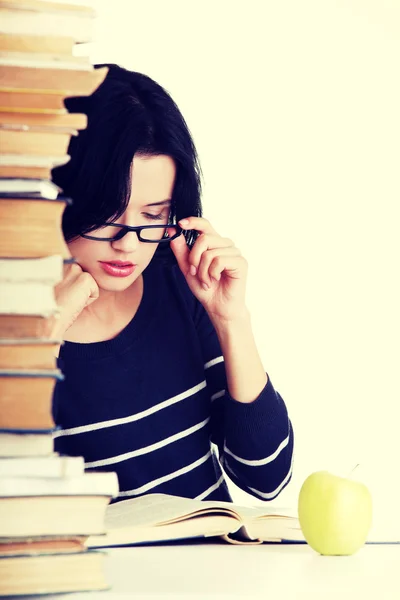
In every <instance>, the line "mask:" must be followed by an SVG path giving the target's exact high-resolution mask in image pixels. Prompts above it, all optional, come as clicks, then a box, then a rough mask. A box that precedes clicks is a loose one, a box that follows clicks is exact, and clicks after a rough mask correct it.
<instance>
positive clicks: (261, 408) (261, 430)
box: [195, 303, 294, 500]
mask: <svg viewBox="0 0 400 600" xmlns="http://www.w3.org/2000/svg"><path fill="white" fill-rule="evenodd" d="M195 323H196V328H197V331H198V335H199V339H200V342H201V347H202V352H203V357H204V369H205V377H206V381H207V387H208V388H209V391H210V397H211V426H212V441H213V442H214V443H215V444H216V445H217V446H218V450H219V460H220V462H221V464H222V466H223V467H224V470H225V471H226V473H227V474H228V475H229V477H230V478H231V479H232V481H233V482H234V483H235V484H236V485H237V486H238V487H240V488H241V489H243V490H244V491H245V492H247V493H249V494H251V495H253V496H255V497H257V498H259V499H261V500H273V499H274V498H276V496H278V494H279V493H280V492H281V491H282V490H283V489H284V488H285V487H286V486H287V484H288V483H289V481H290V480H291V478H292V469H293V447H294V434H293V427H292V423H291V421H290V419H289V416H288V412H287V408H286V405H285V402H284V400H283V398H282V396H281V395H280V394H279V393H278V392H277V391H276V390H275V389H274V387H273V385H272V382H271V379H270V378H269V376H268V382H267V384H266V386H265V387H264V389H263V390H262V391H261V392H260V394H259V396H258V397H257V398H256V399H255V400H254V401H253V402H251V403H249V404H244V403H242V402H238V401H236V400H235V399H234V398H232V397H231V396H230V394H229V391H228V389H227V380H226V372H225V365H224V358H223V355H222V351H221V347H220V344H219V340H218V337H217V334H216V331H215V329H214V327H213V325H212V323H211V321H210V319H209V317H208V315H207V313H206V311H205V310H204V308H203V307H202V305H201V304H200V303H198V304H197V306H196V315H195Z"/></svg>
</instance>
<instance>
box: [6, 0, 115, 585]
mask: <svg viewBox="0 0 400 600" xmlns="http://www.w3.org/2000/svg"><path fill="white" fill-rule="evenodd" d="M94 16H95V14H94V12H93V9H92V8H87V7H81V6H76V5H71V4H59V3H53V2H47V1H44V0H0V595H21V594H35V593H55V592H71V591H78V590H79V591H84V590H100V589H104V588H105V587H107V586H106V582H105V580H104V577H103V571H102V560H103V554H102V553H101V552H94V551H90V550H87V549H86V548H85V546H84V544H83V541H82V540H83V539H84V538H85V537H86V536H88V535H95V534H101V533H102V532H104V516H105V510H106V506H107V504H108V503H109V501H110V499H111V497H113V496H115V495H116V494H117V493H118V481H117V477H116V475H115V473H85V472H84V462H83V459H82V457H64V456H58V455H57V454H56V453H54V452H53V436H52V432H53V430H54V427H55V424H54V421H53V416H52V396H53V390H54V386H55V384H56V382H57V380H59V379H62V377H63V375H62V373H61V371H60V370H59V369H58V368H57V362H56V348H57V346H58V345H59V343H60V341H59V340H56V339H52V338H51V331H52V330H53V325H54V319H56V318H57V312H58V308H57V303H56V299H55V294H54V286H55V285H56V284H57V283H58V282H60V281H61V279H62V278H63V271H64V264H65V262H68V261H71V260H73V259H72V258H71V257H70V254H69V251H68V247H67V245H66V243H65V241H64V238H63V235H62V229H61V220H62V215H63V211H64V209H65V207H66V205H67V203H68V202H70V200H69V199H68V198H66V197H64V196H63V194H62V190H61V189H60V188H58V187H57V186H56V185H55V184H54V183H53V182H52V181H51V169H52V168H53V167H55V166H57V165H61V164H65V163H66V162H68V160H69V156H68V154H67V149H68V144H69V141H70V137H71V136H72V135H77V134H78V130H80V129H84V128H85V127H86V125H87V120H86V119H87V118H86V115H83V114H69V113H68V111H67V110H66V108H65V106H64V99H65V98H67V97H70V96H87V95H90V94H91V93H92V92H93V91H94V90H95V89H96V88H97V87H98V85H100V83H101V82H102V81H103V79H104V77H105V75H106V73H107V69H99V70H95V69H94V68H93V66H92V65H91V64H90V62H89V60H88V59H87V58H86V57H82V56H81V57H76V56H74V47H75V44H78V43H82V42H83V43H84V42H89V41H91V39H92V34H93V22H94Z"/></svg>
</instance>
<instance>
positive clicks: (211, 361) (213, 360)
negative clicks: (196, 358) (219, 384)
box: [204, 356, 224, 369]
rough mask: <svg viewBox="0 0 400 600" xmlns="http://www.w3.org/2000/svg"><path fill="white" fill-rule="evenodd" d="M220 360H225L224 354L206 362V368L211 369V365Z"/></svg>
mask: <svg viewBox="0 0 400 600" xmlns="http://www.w3.org/2000/svg"><path fill="white" fill-rule="evenodd" d="M220 362H224V357H223V356H217V358H213V359H212V360H209V361H208V362H206V364H205V365H204V369H209V368H210V367H213V366H214V365H217V364H218V363H220Z"/></svg>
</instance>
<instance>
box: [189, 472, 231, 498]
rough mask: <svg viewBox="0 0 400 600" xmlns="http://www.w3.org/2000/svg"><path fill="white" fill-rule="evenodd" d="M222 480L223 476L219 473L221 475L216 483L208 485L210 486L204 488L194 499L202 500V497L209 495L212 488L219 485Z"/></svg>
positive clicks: (214, 488)
mask: <svg viewBox="0 0 400 600" xmlns="http://www.w3.org/2000/svg"><path fill="white" fill-rule="evenodd" d="M223 480H224V476H223V475H221V477H220V478H219V479H218V481H217V483H214V485H210V487H209V488H208V489H206V491H205V492H203V493H202V494H199V495H198V496H196V498H195V500H204V498H207V496H209V495H210V494H211V492H213V491H214V490H216V489H217V488H219V486H220V485H221V483H222V482H223Z"/></svg>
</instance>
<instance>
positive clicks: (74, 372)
mask: <svg viewBox="0 0 400 600" xmlns="http://www.w3.org/2000/svg"><path fill="white" fill-rule="evenodd" d="M143 281H144V291H143V298H142V301H141V304H140V306H139V308H138V310H137V313H136V315H135V316H134V318H133V319H132V321H131V322H130V323H129V324H128V325H127V327H126V328H125V329H124V330H123V331H122V332H121V333H120V334H118V335H117V336H116V337H115V338H113V339H111V340H107V341H103V342H95V343H91V344H78V343H73V342H65V343H64V345H63V346H62V347H61V351H60V356H59V359H58V366H59V367H60V368H61V370H62V371H63V373H64V375H65V379H64V381H61V382H58V383H57V385H56V388H55V392H54V402H53V411H54V419H55V421H56V423H57V425H58V426H59V427H60V429H59V430H58V431H57V432H56V435H55V450H56V451H58V452H62V453H65V454H70V455H81V456H84V458H85V464H86V469H96V470H105V471H116V472H117V474H118V479H119V485H120V494H119V496H118V498H117V500H121V499H124V498H128V497H135V496H139V495H143V494H146V493H154V492H160V493H166V494H173V495H178V496H185V497H189V498H197V499H207V500H225V501H230V500H231V498H230V494H229V491H228V487H227V485H226V481H225V479H224V475H223V472H222V470H221V465H222V466H223V468H224V471H225V472H226V474H227V475H228V476H229V477H230V478H231V479H232V480H233V481H234V483H235V484H236V485H238V486H239V487H240V488H242V489H243V490H245V491H246V492H248V493H250V494H252V495H253V496H256V497H257V498H260V499H263V500H272V499H273V498H275V497H276V496H277V495H278V494H279V492H280V491H281V490H282V489H283V488H284V487H285V486H286V485H287V484H288V483H289V481H290V479H291V476H292V464H293V429H292V424H291V422H290V419H289V417H288V413H287V409H286V406H285V403H284V401H283V399H282V397H281V396H280V395H279V393H278V392H277V391H275V389H274V387H273V385H272V383H271V380H270V379H269V378H268V383H267V384H266V386H265V388H264V389H263V391H262V392H261V394H260V395H259V397H258V398H257V399H255V400H254V402H252V403H250V404H243V403H239V402H237V401H236V400H234V399H233V398H232V397H231V396H230V395H229V393H228V390H227V386H226V375H225V368H224V358H223V356H222V352H221V348H220V345H219V341H218V338H217V335H216V333H215V330H214V328H213V326H212V324H211V322H210V319H209V317H208V315H207V313H206V311H205V310H204V308H203V307H202V305H201V304H200V303H199V302H198V301H197V299H196V298H195V297H194V296H193V294H192V293H191V291H190V290H189V288H188V286H187V284H186V281H185V278H184V277H183V275H182V273H181V272H180V270H179V267H178V266H177V265H174V266H165V265H161V264H159V263H157V262H156V261H153V262H152V263H151V264H150V265H149V266H148V267H147V269H146V270H145V271H144V273H143ZM216 448H218V452H216Z"/></svg>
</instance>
